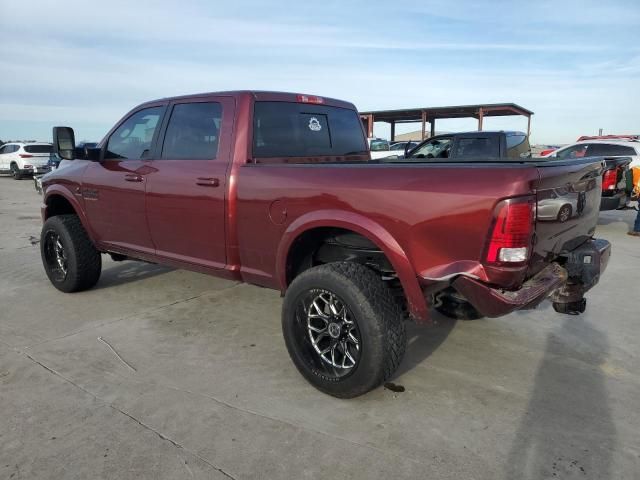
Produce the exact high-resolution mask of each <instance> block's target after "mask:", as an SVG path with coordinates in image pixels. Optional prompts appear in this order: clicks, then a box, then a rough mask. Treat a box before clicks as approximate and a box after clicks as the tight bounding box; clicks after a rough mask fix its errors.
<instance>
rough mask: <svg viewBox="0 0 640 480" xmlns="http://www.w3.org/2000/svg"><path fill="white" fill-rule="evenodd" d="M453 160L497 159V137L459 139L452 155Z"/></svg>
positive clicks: (498, 152)
mask: <svg viewBox="0 0 640 480" xmlns="http://www.w3.org/2000/svg"><path fill="white" fill-rule="evenodd" d="M452 156H453V157H455V158H473V157H499V156H500V143H499V141H498V136H497V135H492V136H490V137H479V138H473V137H468V138H460V139H458V142H457V143H456V146H455V151H454V153H453V155H452Z"/></svg>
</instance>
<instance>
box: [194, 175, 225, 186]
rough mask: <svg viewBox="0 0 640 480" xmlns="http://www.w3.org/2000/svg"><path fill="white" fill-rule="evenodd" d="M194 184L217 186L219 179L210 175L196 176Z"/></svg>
mask: <svg viewBox="0 0 640 480" xmlns="http://www.w3.org/2000/svg"><path fill="white" fill-rule="evenodd" d="M196 185H202V186H203V187H217V186H219V185H220V180H219V179H217V178H212V177H198V179H197V180H196Z"/></svg>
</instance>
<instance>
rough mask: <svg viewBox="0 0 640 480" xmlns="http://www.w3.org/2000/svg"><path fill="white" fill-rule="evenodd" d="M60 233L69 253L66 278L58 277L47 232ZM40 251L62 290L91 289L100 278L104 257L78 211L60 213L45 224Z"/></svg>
mask: <svg viewBox="0 0 640 480" xmlns="http://www.w3.org/2000/svg"><path fill="white" fill-rule="evenodd" d="M49 232H54V233H55V234H57V235H58V236H59V238H60V240H61V243H62V246H63V249H64V252H65V254H66V260H67V268H66V275H65V277H64V279H57V278H56V274H55V273H56V272H55V271H54V270H53V269H52V268H51V266H50V261H48V259H47V253H46V252H45V250H46V248H47V245H46V243H47V235H48V234H49ZM40 255H41V257H42V264H43V266H44V269H45V272H46V273H47V276H48V277H49V280H50V281H51V283H52V284H53V286H54V287H56V288H57V289H58V290H60V291H62V292H65V293H71V292H79V291H82V290H88V289H90V288H91V287H93V286H94V285H95V284H96V283H97V282H98V279H99V278H100V272H101V270H102V259H101V256H100V252H98V250H96V247H95V246H94V245H93V242H92V241H91V239H90V238H89V236H88V235H87V232H86V231H85V229H84V227H83V226H82V223H81V222H80V219H79V218H78V216H77V215H57V216H55V217H51V218H49V219H48V220H47V221H46V222H45V223H44V225H43V226H42V233H41V235H40Z"/></svg>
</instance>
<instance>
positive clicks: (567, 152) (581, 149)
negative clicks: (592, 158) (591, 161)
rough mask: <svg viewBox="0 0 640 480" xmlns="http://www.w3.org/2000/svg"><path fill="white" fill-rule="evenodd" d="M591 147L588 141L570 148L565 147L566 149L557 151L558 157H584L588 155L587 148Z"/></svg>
mask: <svg viewBox="0 0 640 480" xmlns="http://www.w3.org/2000/svg"><path fill="white" fill-rule="evenodd" d="M588 147H589V144H588V143H582V144H579V145H574V146H572V147H569V148H565V149H564V150H559V151H558V153H556V157H558V158H562V159H565V158H583V157H586V156H587V149H588Z"/></svg>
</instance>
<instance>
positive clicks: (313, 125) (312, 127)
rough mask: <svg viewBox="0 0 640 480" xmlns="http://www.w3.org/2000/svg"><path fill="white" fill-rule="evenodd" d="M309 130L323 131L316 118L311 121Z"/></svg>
mask: <svg viewBox="0 0 640 480" xmlns="http://www.w3.org/2000/svg"><path fill="white" fill-rule="evenodd" d="M309 130H311V131H312V132H319V131H320V130H322V125H320V121H319V120H318V119H317V118H316V117H311V118H310V119H309Z"/></svg>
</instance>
